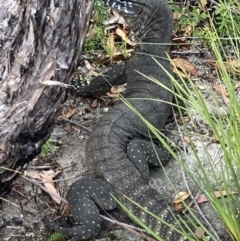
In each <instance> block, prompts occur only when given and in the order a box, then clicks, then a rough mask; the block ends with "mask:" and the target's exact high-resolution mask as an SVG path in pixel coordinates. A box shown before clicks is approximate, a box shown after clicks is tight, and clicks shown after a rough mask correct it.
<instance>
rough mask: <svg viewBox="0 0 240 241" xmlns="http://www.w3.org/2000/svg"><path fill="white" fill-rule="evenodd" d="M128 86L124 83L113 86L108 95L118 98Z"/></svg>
mask: <svg viewBox="0 0 240 241" xmlns="http://www.w3.org/2000/svg"><path fill="white" fill-rule="evenodd" d="M125 90H126V88H125V86H124V85H121V86H118V87H112V88H111V89H110V91H108V92H107V95H108V96H109V97H111V98H118V97H119V96H120V93H122V92H123V91H125Z"/></svg>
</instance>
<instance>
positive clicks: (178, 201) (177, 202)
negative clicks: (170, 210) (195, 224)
mask: <svg viewBox="0 0 240 241" xmlns="http://www.w3.org/2000/svg"><path fill="white" fill-rule="evenodd" d="M189 196H190V194H189V193H187V192H179V193H178V194H177V195H176V196H175V197H174V199H173V203H174V209H175V210H176V211H181V210H182V209H183V208H184V205H183V201H184V200H186V199H188V198H189Z"/></svg>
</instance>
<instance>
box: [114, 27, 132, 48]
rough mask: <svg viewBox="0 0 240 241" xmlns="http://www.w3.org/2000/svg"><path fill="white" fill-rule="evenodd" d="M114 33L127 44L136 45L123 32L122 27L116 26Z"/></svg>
mask: <svg viewBox="0 0 240 241" xmlns="http://www.w3.org/2000/svg"><path fill="white" fill-rule="evenodd" d="M116 34H117V35H118V36H119V37H121V38H122V40H123V41H124V42H126V43H127V44H129V45H130V46H135V45H136V44H135V43H133V42H132V41H131V40H130V39H129V38H128V37H127V35H126V33H125V32H124V31H123V30H122V29H120V28H117V29H116Z"/></svg>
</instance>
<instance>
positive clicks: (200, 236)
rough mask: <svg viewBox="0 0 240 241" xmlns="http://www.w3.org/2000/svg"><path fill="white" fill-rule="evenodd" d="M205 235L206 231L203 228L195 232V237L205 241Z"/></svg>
mask: <svg viewBox="0 0 240 241" xmlns="http://www.w3.org/2000/svg"><path fill="white" fill-rule="evenodd" d="M204 234H205V229H204V228H203V227H197V229H196V230H195V235H196V237H197V238H198V239H200V240H203V238H204V237H205V236H204Z"/></svg>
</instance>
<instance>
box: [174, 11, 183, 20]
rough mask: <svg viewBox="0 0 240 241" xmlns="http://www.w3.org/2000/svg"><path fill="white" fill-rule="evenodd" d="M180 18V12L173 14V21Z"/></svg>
mask: <svg viewBox="0 0 240 241" xmlns="http://www.w3.org/2000/svg"><path fill="white" fill-rule="evenodd" d="M181 16H182V14H181V13H180V12H173V19H174V20H178V19H179V18H180V17H181Z"/></svg>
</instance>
